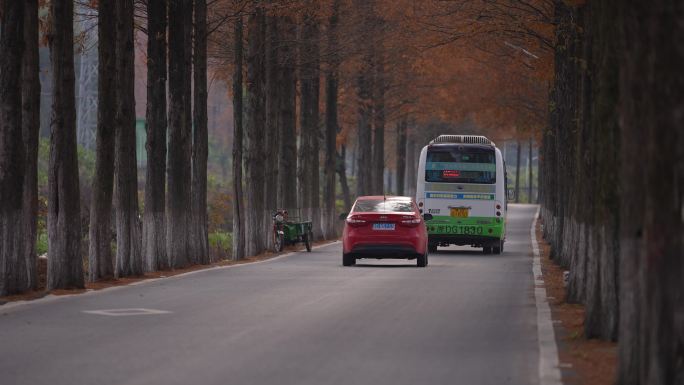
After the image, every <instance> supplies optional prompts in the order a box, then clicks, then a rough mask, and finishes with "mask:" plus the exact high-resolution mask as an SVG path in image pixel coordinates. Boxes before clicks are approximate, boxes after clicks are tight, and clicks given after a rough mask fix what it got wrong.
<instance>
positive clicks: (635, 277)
mask: <svg viewBox="0 0 684 385" xmlns="http://www.w3.org/2000/svg"><path fill="white" fill-rule="evenodd" d="M682 14H684V6H683V5H682V2H678V1H668V0H658V1H651V2H648V3H645V2H641V1H626V2H625V1H623V2H620V1H615V0H602V1H591V2H586V3H585V2H574V3H573V4H568V2H563V1H555V24H556V43H555V80H554V83H553V89H552V93H551V114H550V124H549V127H548V129H547V130H545V131H544V135H543V147H542V157H543V160H542V169H541V178H540V179H541V180H540V181H541V188H542V192H541V201H542V204H543V210H542V218H543V222H544V234H545V237H546V239H548V240H549V242H550V243H551V245H552V249H553V258H554V259H555V260H556V261H557V262H558V263H559V264H560V265H561V266H563V267H565V268H567V269H569V270H570V277H569V284H568V300H569V301H571V302H578V303H584V304H585V305H586V316H585V333H586V335H587V336H588V337H590V338H604V339H610V340H618V344H619V371H618V379H617V380H618V383H619V384H675V383H681V381H682V379H684V367H683V366H682V361H681V358H682V352H683V351H682V346H684V345H683V344H684V322H682V314H684V302H683V301H682V298H684V281H683V280H682V273H684V259H682V246H684V244H683V241H684V221H683V220H682V207H684V206H682V202H683V199H684V195H683V193H682V185H683V184H682V182H683V181H684V166H683V165H684V150H683V149H684V134H683V131H682V128H681V123H682V114H681V111H682V108H684V106H683V105H682V101H683V100H684V76H683V75H682V71H681V68H683V67H684V55H683V54H682V52H684V50H683V47H682V42H681V40H677V39H673V38H672V36H681V35H682V33H684V30H683V27H682V26H683V25H684V24H682Z"/></svg>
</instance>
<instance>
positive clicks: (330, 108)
mask: <svg viewBox="0 0 684 385" xmlns="http://www.w3.org/2000/svg"><path fill="white" fill-rule="evenodd" d="M339 14H340V0H334V1H333V3H332V9H331V13H330V19H329V21H328V52H329V54H330V55H331V58H330V62H329V63H328V68H327V71H326V74H325V167H324V174H325V184H324V187H325V188H324V193H323V196H324V207H325V214H324V215H323V219H324V220H325V226H324V228H325V237H326V238H333V237H335V222H336V221H335V220H336V219H337V218H336V215H335V172H336V167H335V163H336V160H337V132H338V131H339V125H338V121H337V103H338V92H339V65H340V63H339V61H340V60H339V57H338V53H337V50H338V47H337V46H338V44H339V36H338V34H339V30H338V29H339V17H340V16H339Z"/></svg>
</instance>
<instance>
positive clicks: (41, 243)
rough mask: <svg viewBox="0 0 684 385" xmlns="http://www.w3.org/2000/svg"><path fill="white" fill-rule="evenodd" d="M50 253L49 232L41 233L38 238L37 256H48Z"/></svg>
mask: <svg viewBox="0 0 684 385" xmlns="http://www.w3.org/2000/svg"><path fill="white" fill-rule="evenodd" d="M47 251H48V235H47V232H39V233H38V236H37V237H36V254H38V255H43V254H47Z"/></svg>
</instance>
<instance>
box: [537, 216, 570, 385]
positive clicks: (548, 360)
mask: <svg viewBox="0 0 684 385" xmlns="http://www.w3.org/2000/svg"><path fill="white" fill-rule="evenodd" d="M538 218H539V207H537V212H536V213H535V214H534V220H533V221H532V228H531V229H530V238H531V239H532V254H533V257H534V258H533V260H532V274H533V275H534V284H535V288H534V299H535V301H536V303H537V342H538V344H539V384H540V385H562V383H563V382H562V381H561V373H560V369H559V366H560V365H559V362H558V346H557V345H556V335H555V332H554V330H553V322H552V320H551V308H550V307H549V301H548V299H547V297H546V288H544V277H543V276H542V271H541V259H540V257H539V245H538V244H537V232H536V229H537V219H538Z"/></svg>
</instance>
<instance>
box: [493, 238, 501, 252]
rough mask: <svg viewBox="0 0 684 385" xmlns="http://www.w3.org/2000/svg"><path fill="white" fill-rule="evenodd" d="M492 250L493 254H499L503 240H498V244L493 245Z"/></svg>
mask: <svg viewBox="0 0 684 385" xmlns="http://www.w3.org/2000/svg"><path fill="white" fill-rule="evenodd" d="M493 250H494V254H501V252H502V251H503V241H499V245H498V246H494V247H493Z"/></svg>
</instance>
